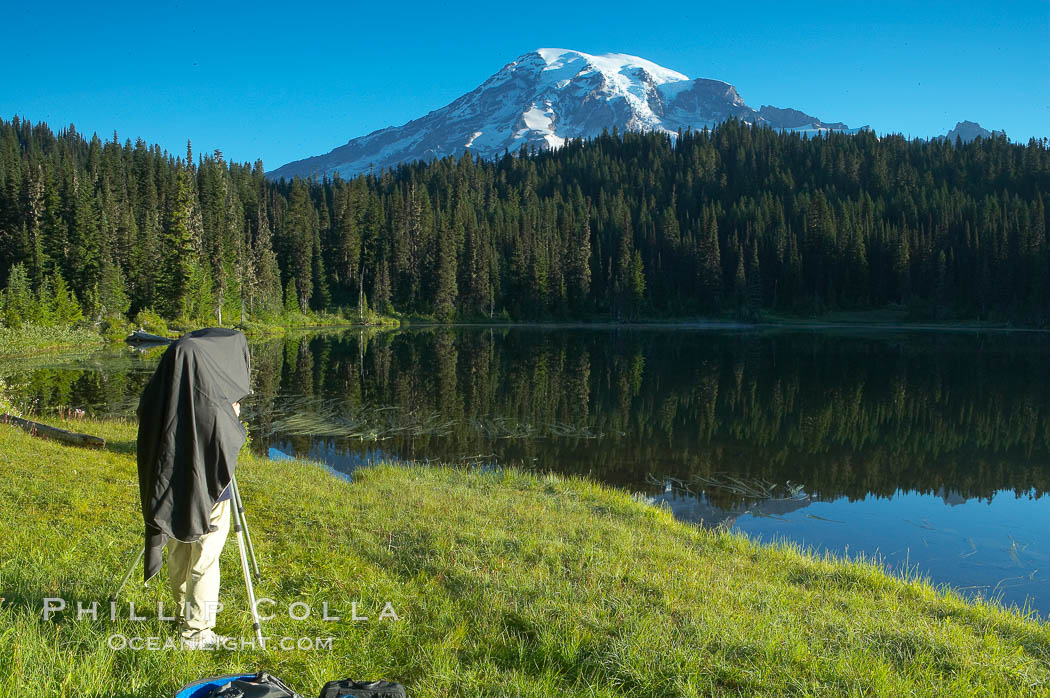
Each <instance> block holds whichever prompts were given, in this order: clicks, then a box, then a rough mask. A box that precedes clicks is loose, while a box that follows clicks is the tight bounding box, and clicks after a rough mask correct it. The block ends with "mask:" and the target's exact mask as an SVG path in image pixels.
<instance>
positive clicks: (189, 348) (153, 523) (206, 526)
mask: <svg viewBox="0 0 1050 698" xmlns="http://www.w3.org/2000/svg"><path fill="white" fill-rule="evenodd" d="M249 367H250V363H249V357H248V342H247V340H246V339H245V337H244V335H243V334H241V333H240V332H237V331H235V330H227V329H222V328H208V329H203V330H196V331H194V332H190V333H189V334H186V335H183V336H182V337H180V338H179V339H177V340H176V341H175V342H173V343H172V344H171V345H170V346H169V347H168V349H167V350H166V351H165V352H164V355H163V356H162V357H161V359H160V365H159V366H157V370H156V372H155V373H154V374H153V377H152V378H150V381H149V383H148V384H147V385H146V388H145V390H143V391H142V398H141V399H140V400H139V409H138V417H139V436H138V470H139V494H140V496H141V499H142V517H143V519H144V521H145V524H146V542H145V545H146V554H145V560H146V561H145V570H144V572H145V581H149V580H150V579H151V578H152V577H153V575H155V574H157V572H159V571H160V567H161V561H162V552H163V550H164V546H165V544H166V543H167V542H168V540H169V539H170V538H175V539H176V540H180V541H184V542H187V543H192V542H194V541H196V540H198V539H199V538H200V537H201V536H202V535H204V534H205V533H208V532H209V531H211V530H212V528H211V525H210V523H209V520H210V518H211V511H212V508H213V507H214V506H215V501H216V500H217V499H218V498H219V495H220V494H222V491H223V490H224V489H226V487H227V486H228V485H229V484H230V480H231V479H232V478H233V471H234V467H235V466H236V464H237V454H238V453H239V452H240V450H241V447H242V446H243V445H244V442H245V439H246V438H247V433H246V432H245V429H244V425H243V424H241V421H240V419H239V418H238V417H237V414H236V413H235V412H234V411H233V403H235V402H240V401H241V400H242V399H243V398H244V397H245V396H246V395H248V394H249V393H250V392H251V389H250V387H249V382H250V376H249V372H250V368H249Z"/></svg>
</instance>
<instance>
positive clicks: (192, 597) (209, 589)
mask: <svg viewBox="0 0 1050 698" xmlns="http://www.w3.org/2000/svg"><path fill="white" fill-rule="evenodd" d="M211 525H212V526H217V527H218V528H217V529H216V530H214V531H212V532H210V533H205V534H204V535H203V536H201V537H200V539H199V540H197V541H196V542H195V543H183V542H182V541H179V540H174V539H172V540H169V541H168V576H169V578H170V579H171V593H172V595H173V596H174V597H175V605H176V608H177V609H178V610H177V614H178V616H179V617H180V620H181V623H180V626H181V631H182V636H183V637H184V638H186V639H192V638H194V637H196V636H197V635H198V634H199V633H203V634H207V632H208V631H210V630H212V629H213V628H214V627H215V614H216V613H217V611H218V604H219V554H220V553H221V552H222V547H223V545H225V544H226V535H227V534H228V533H229V532H230V500H228V499H227V500H226V501H224V502H219V503H218V504H216V505H215V508H213V509H212V510H211Z"/></svg>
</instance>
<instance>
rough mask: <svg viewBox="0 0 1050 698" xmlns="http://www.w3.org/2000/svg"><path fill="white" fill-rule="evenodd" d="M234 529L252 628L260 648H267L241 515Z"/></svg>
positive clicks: (235, 522) (234, 524) (235, 519)
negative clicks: (246, 550)
mask: <svg viewBox="0 0 1050 698" xmlns="http://www.w3.org/2000/svg"><path fill="white" fill-rule="evenodd" d="M233 530H234V531H235V532H236V534H237V550H238V551H239V552H240V554H241V570H242V571H243V572H244V586H245V588H246V589H247V590H248V604H249V606H250V608H251V612H252V629H253V630H255V639H256V640H258V641H259V649H266V645H265V642H264V640H263V636H262V624H261V623H260V622H259V609H257V608H256V607H255V588H254V587H253V586H252V575H251V572H249V571H248V555H247V554H246V553H245V552H244V529H243V526H241V519H240V517H239V516H235V517H233Z"/></svg>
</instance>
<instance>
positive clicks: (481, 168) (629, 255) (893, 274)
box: [0, 117, 1050, 326]
mask: <svg viewBox="0 0 1050 698" xmlns="http://www.w3.org/2000/svg"><path fill="white" fill-rule="evenodd" d="M1048 206H1050V145H1048V142H1047V140H1045V139H1044V140H1041V141H1037V140H1032V141H1030V142H1029V143H1027V144H1015V143H1011V142H1009V141H1007V140H1006V138H1005V137H995V138H990V139H977V140H975V141H973V142H971V143H962V142H959V141H956V142H950V141H946V140H929V141H927V140H919V139H916V140H908V139H906V138H904V137H903V136H899V135H890V136H884V137H881V138H880V137H877V136H876V135H875V134H874V133H872V132H870V131H866V132H862V133H860V134H857V135H843V134H834V133H832V134H828V135H824V136H818V137H815V138H808V137H803V136H799V135H796V134H787V133H780V132H777V131H774V130H771V129H768V128H759V127H753V126H749V125H747V124H744V123H741V122H738V121H729V122H727V123H725V124H723V125H721V126H719V127H718V128H716V129H714V130H713V131H708V130H704V131H701V132H686V133H681V134H679V135H678V137H677V138H671V137H669V136H667V135H665V134H656V133H648V134H641V133H633V132H631V133H623V134H619V133H616V132H615V131H614V132H613V133H607V134H604V135H602V136H599V137H597V138H594V139H590V140H576V141H569V142H568V143H567V144H566V145H565V146H564V147H562V148H560V149H558V150H555V151H540V152H536V151H529V152H526V151H524V150H523V151H522V152H520V153H513V154H511V153H508V154H506V155H504V156H503V157H501V158H499V159H497V160H495V161H482V160H480V159H478V158H475V157H473V156H471V155H470V154H469V153H468V154H465V155H463V156H461V157H459V158H454V157H447V158H445V159H442V160H436V161H433V162H430V163H422V162H419V163H413V164H405V165H401V166H400V167H398V168H397V169H395V170H392V171H389V170H387V171H382V172H375V173H373V174H369V175H363V176H359V177H355V178H352V179H342V178H339V177H335V178H332V179H329V178H324V179H310V180H304V179H299V178H297V179H295V180H293V181H285V180H281V181H271V180H269V179H268V178H267V177H266V176H265V174H264V167H263V164H262V162H261V161H256V162H255V163H234V162H228V161H227V160H226V159H225V158H224V157H223V155H222V153H221V152H219V151H216V152H213V153H209V154H206V155H205V154H198V153H194V152H193V151H192V147H191V145H190V144H187V149H186V152H185V153H180V154H172V153H169V152H166V151H163V150H161V149H160V147H159V146H156V145H149V144H147V143H146V142H144V141H143V140H138V141H136V142H134V143H132V142H131V141H130V140H124V141H121V140H120V139H119V137H118V135H117V134H115V133H114V134H113V136H112V138H111V139H107V140H104V139H102V138H100V137H99V136H98V135H94V136H91V137H90V138H88V137H85V136H84V135H82V134H81V133H79V132H78V131H77V130H76V129H75V128H74V127H73V126H70V127H68V128H65V129H62V130H60V131H58V132H55V131H54V130H52V129H51V128H50V127H49V126H47V125H46V124H43V123H36V124H33V123H31V122H29V121H26V120H22V119H19V118H17V117H16V118H14V119H12V120H10V121H4V120H0V287H3V288H4V289H5V290H4V295H3V299H4V302H3V315H2V319H3V323H4V324H5V325H8V326H18V325H19V324H21V323H38V324H48V323H51V324H70V323H74V322H78V321H82V320H88V321H95V322H98V321H99V320H101V319H102V318H104V317H106V316H112V315H117V314H119V315H122V316H124V317H126V318H133V317H135V316H136V315H138V314H139V313H141V312H146V313H152V314H155V315H159V316H161V317H163V318H169V319H179V318H181V319H183V320H189V321H202V322H203V321H211V322H212V324H215V323H219V324H223V323H225V324H233V323H237V322H244V321H245V320H248V319H265V318H278V317H281V316H283V315H285V314H286V313H289V312H308V311H334V310H337V309H344V310H346V309H351V308H352V309H356V310H358V311H360V310H363V309H366V308H367V309H369V310H370V311H374V312H379V313H402V314H407V315H418V316H423V317H429V318H433V319H435V320H439V321H452V320H483V319H489V318H491V319H502V320H508V319H509V320H515V321H528V320H558V319H602V320H612V321H631V320H639V319H651V318H669V319H670V318H695V317H732V318H738V319H755V318H760V317H762V315H763V313H784V314H797V315H819V314H821V313H824V312H829V311H834V310H866V309H876V308H885V307H897V308H903V309H907V310H908V311H909V312H910V313H911V316H912V317H915V318H920V319H925V320H992V321H1004V322H1011V323H1017V324H1024V325H1034V326H1043V325H1047V324H1050V304H1048V303H1047V300H1048V297H1050V246H1048V243H1047V225H1048V221H1050V219H1048V215H1047V209H1048Z"/></svg>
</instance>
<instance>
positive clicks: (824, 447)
mask: <svg viewBox="0 0 1050 698" xmlns="http://www.w3.org/2000/svg"><path fill="white" fill-rule="evenodd" d="M1046 347H1047V341H1046V340H1044V339H1043V338H1041V337H1030V336H1024V337H1019V336H1017V335H998V336H989V335H980V334H945V333H938V334H932V333H931V334H928V335H926V334H918V333H916V334H909V335H906V336H904V335H875V336H871V337H862V336H856V335H852V336H851V335H832V334H827V333H814V334H787V333H775V334H757V333H752V334H744V335H739V334H737V335H733V334H721V333H694V332H687V331H674V332H660V331H627V330H623V331H585V330H580V331H574V330H569V331H567V330H551V331H543V330H512V329H484V330H469V329H468V330H454V329H448V328H438V329H428V330H415V331H406V332H397V333H385V334H374V335H369V334H367V333H357V332H349V333H345V334H343V335H339V336H336V337H332V336H328V337H313V338H309V337H304V338H299V339H295V338H289V339H285V340H283V341H277V342H271V343H269V344H266V345H257V346H256V347H255V349H254V353H255V357H256V358H255V362H256V363H255V365H256V368H257V370H258V371H259V372H264V371H268V370H272V369H268V368H265V367H268V366H275V365H276V364H277V363H278V362H280V364H281V367H280V375H281V382H280V393H282V394H284V395H289V394H296V395H303V396H314V397H317V398H320V399H321V403H322V404H328V405H331V404H336V405H339V406H340V407H339V409H340V410H342V411H344V412H346V413H347V414H359V413H360V411H361V410H362V409H363V408H368V407H375V406H391V407H393V408H394V409H395V410H398V411H400V413H401V415H402V416H403V417H404V418H405V419H407V418H410V417H412V415H417V416H418V415H431V414H440V415H441V418H442V419H441V420H440V423H441V424H450V425H451V426H450V427H449V428H447V429H442V430H428V429H427V428H425V425H423V424H422V418H421V417H420V420H421V425H420V426H419V428H418V429H414V430H412V429H408V431H411V433H405V434H402V435H387V436H389V438H387V437H386V436H383V435H382V434H381V438H383V439H385V440H384V448H385V449H386V450H388V451H391V452H396V453H398V454H400V455H402V456H404V457H408V458H428V457H430V458H432V457H445V458H453V457H461V456H464V455H468V454H480V453H495V454H496V455H497V456H498V457H499V460H500V461H502V462H507V463H524V464H527V465H531V464H537V465H538V466H539V467H542V468H551V469H556V470H560V471H567V472H575V473H584V474H586V473H591V474H593V475H594V476H596V477H598V478H601V479H604V480H608V481H613V482H618V483H622V484H637V483H639V482H641V481H642V479H643V478H644V477H645V475H646V474H647V473H656V474H659V475H671V476H674V477H678V478H681V479H682V480H684V481H689V480H690V478H691V477H697V476H709V475H710V474H712V473H716V472H720V471H724V472H734V473H740V474H742V475H745V476H748V477H754V478H763V479H765V480H769V481H772V482H783V481H786V480H792V481H795V482H801V483H805V485H806V489H807V491H808V492H811V493H813V494H815V495H818V496H822V497H826V496H839V495H847V496H850V497H862V496H864V495H866V494H869V493H876V494H884V495H889V494H892V493H893V492H895V491H896V490H897V489H899V488H903V489H915V490H920V491H935V490H936V489H938V488H939V487H942V486H947V487H951V488H954V489H956V490H959V491H960V492H962V493H963V494H965V495H966V496H990V495H991V494H992V493H993V492H994V491H996V490H998V489H1016V490H1017V491H1028V490H1030V489H1031V488H1035V489H1036V490H1037V491H1039V492H1040V493H1041V492H1043V491H1045V490H1046V489H1047V484H1048V483H1047V470H1046V465H1047V460H1048V459H1047V453H1048V451H1050V448H1048V447H1050V415H1048V411H1047V401H1046V394H1047V387H1048V386H1050V380H1048V378H1050V368H1048V366H1047V363H1046V361H1045V358H1044V357H1045V349H1046ZM264 355H268V356H270V357H271V358H269V359H267V358H263V356H264ZM257 385H258V386H260V387H259V388H258V389H257V392H258V393H259V396H258V398H257V399H259V400H260V402H262V401H268V403H269V404H270V405H277V403H278V402H279V400H278V396H277V390H276V389H275V388H274V386H273V383H272V381H271V380H269V379H266V378H257ZM263 386H266V387H265V388H263ZM278 411H279V408H278ZM258 414H259V417H258V419H259V420H260V425H259V426H261V427H263V429H262V431H264V432H265V431H266V424H265V423H264V422H265V420H267V419H268V417H266V416H265V415H266V414H267V410H266V409H261V410H259V412H258ZM377 424H379V426H380V427H382V424H381V423H379V422H377ZM405 428H406V429H407V427H405ZM572 434H582V435H591V436H593V435H594V434H601V435H602V436H601V438H598V439H594V438H574V437H573V436H571V435H572ZM292 441H293V444H294V445H295V447H296V448H297V449H299V448H300V447H303V448H302V451H303V452H306V451H307V450H308V446H309V442H310V438H309V437H304V438H301V439H299V438H296V439H292ZM344 446H345V447H346V448H347V449H350V450H353V449H361V448H367V447H370V445H369V444H364V445H361V444H360V443H358V442H354V441H347V442H346V443H345V444H344Z"/></svg>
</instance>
